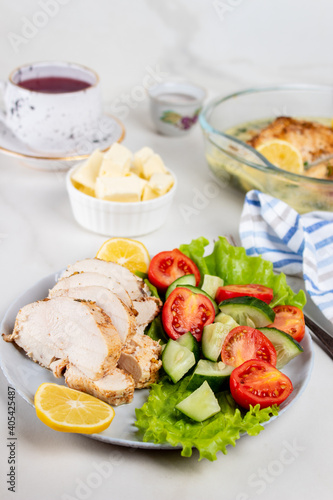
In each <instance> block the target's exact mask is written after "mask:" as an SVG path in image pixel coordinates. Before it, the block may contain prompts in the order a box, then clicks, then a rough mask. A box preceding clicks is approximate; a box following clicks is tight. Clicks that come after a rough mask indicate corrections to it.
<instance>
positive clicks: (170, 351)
mask: <svg viewBox="0 0 333 500" xmlns="http://www.w3.org/2000/svg"><path fill="white" fill-rule="evenodd" d="M162 365H163V368H164V371H165V372H166V373H167V374H168V375H169V377H170V378H171V380H172V382H174V383H176V382H178V380H180V379H181V378H182V377H183V376H184V375H185V373H187V372H188V371H189V370H190V368H192V366H194V365H195V356H194V354H193V352H192V351H189V350H188V349H187V347H184V346H182V345H180V344H179V343H178V342H176V340H172V339H170V340H169V342H168V343H167V345H166V346H165V348H164V350H163V353H162Z"/></svg>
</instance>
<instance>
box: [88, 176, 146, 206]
mask: <svg viewBox="0 0 333 500" xmlns="http://www.w3.org/2000/svg"><path fill="white" fill-rule="evenodd" d="M145 185H146V181H145V180H143V179H140V177H138V176H137V175H135V174H127V175H124V176H123V177H98V178H97V181H96V188H95V192H96V197H97V198H100V199H103V200H109V201H121V202H135V201H141V197H142V192H143V189H144V186H145Z"/></svg>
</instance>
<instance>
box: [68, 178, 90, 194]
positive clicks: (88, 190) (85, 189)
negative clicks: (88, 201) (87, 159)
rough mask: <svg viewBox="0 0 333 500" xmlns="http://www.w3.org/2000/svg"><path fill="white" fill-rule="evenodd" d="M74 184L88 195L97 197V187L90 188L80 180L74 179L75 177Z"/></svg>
mask: <svg viewBox="0 0 333 500" xmlns="http://www.w3.org/2000/svg"><path fill="white" fill-rule="evenodd" d="M72 184H73V186H74V187H75V188H76V189H77V190H78V191H81V193H84V194H87V195H88V196H93V197H94V198H95V188H94V189H91V188H88V187H87V186H84V185H83V184H80V183H79V182H76V181H73V179H72Z"/></svg>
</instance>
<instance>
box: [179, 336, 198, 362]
mask: <svg viewBox="0 0 333 500" xmlns="http://www.w3.org/2000/svg"><path fill="white" fill-rule="evenodd" d="M176 342H178V344H180V345H182V346H183V347H187V349H188V350H189V351H192V352H193V354H194V357H195V361H199V359H200V346H199V342H198V341H197V339H195V338H194V337H193V335H192V333H191V332H187V333H184V335H181V336H180V337H178V339H177V340H176Z"/></svg>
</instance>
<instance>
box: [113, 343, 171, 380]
mask: <svg viewBox="0 0 333 500" xmlns="http://www.w3.org/2000/svg"><path fill="white" fill-rule="evenodd" d="M161 351H162V347H161V346H160V345H159V343H158V342H156V341H155V340H153V339H151V338H150V337H148V336H147V335H141V334H138V333H137V334H136V335H134V337H133V338H132V339H131V340H129V342H127V344H126V346H124V347H123V349H122V351H121V355H120V358H119V362H118V366H119V367H120V368H122V369H123V370H126V371H127V372H128V373H130V374H131V375H132V377H133V378H134V383H135V388H136V389H142V388H144V387H148V386H150V385H151V384H153V383H154V382H156V380H157V377H158V370H159V369H160V368H161V366H162V361H161V360H160V359H159V357H160V355H161Z"/></svg>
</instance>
